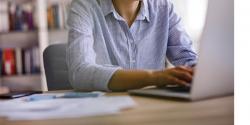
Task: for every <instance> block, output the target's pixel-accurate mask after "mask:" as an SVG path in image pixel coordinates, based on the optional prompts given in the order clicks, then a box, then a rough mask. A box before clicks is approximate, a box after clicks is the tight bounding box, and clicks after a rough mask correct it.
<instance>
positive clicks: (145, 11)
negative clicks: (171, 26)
mask: <svg viewBox="0 0 250 125" xmlns="http://www.w3.org/2000/svg"><path fill="white" fill-rule="evenodd" d="M141 1H142V4H141V8H140V11H139V13H138V15H137V18H136V20H147V21H148V22H150V18H149V17H150V16H149V8H148V1H147V0H141ZM100 7H101V9H102V11H103V14H104V16H107V15H109V14H111V13H113V14H114V17H115V18H116V19H117V20H122V17H121V16H120V15H119V14H118V13H117V12H116V10H115V8H114V6H113V3H112V0H100Z"/></svg>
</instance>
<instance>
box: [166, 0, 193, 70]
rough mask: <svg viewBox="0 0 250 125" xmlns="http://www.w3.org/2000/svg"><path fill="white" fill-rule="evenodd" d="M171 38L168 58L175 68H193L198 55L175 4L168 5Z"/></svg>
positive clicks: (169, 39)
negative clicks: (182, 66)
mask: <svg viewBox="0 0 250 125" xmlns="http://www.w3.org/2000/svg"><path fill="white" fill-rule="evenodd" d="M168 8H169V9H168V10H169V38H168V49H167V57H168V59H169V61H170V62H171V63H172V64H174V65H175V66H179V65H186V66H193V65H195V64H196V63H197V54H196V53H195V52H194V50H193V48H192V40H191V38H190V37H189V35H188V34H187V32H186V31H185V29H184V26H183V25H182V23H181V18H180V17H179V16H178V15H177V14H176V13H175V11H174V7H173V3H171V2H170V0H169V4H168Z"/></svg>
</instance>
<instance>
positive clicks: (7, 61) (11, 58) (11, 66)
mask: <svg viewBox="0 0 250 125" xmlns="http://www.w3.org/2000/svg"><path fill="white" fill-rule="evenodd" d="M15 65H16V64H15V53H14V50H13V49H4V51H3V66H4V67H3V71H4V74H5V75H14V74H15V72H16V68H15Z"/></svg>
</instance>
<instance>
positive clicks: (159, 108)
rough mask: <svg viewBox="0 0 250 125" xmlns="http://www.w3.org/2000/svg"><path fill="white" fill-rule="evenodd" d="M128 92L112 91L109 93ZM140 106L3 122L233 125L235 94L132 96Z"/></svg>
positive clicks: (2, 121)
mask: <svg viewBox="0 0 250 125" xmlns="http://www.w3.org/2000/svg"><path fill="white" fill-rule="evenodd" d="M118 95H127V94H126V93H112V94H108V96H118ZM131 97H132V98H133V99H134V100H135V102H136V103H137V104H138V106H137V107H135V108H133V109H129V110H125V111H122V112H121V113H120V114H118V115H108V116H97V117H85V118H74V119H60V120H44V121H14V122H13V121H7V120H5V119H3V118H2V119H0V124H1V125H166V124H169V125H233V124H234V97H233V96H228V97H221V98H215V99H209V100H203V101H197V102H180V101H174V100H167V99H159V98H148V97H141V96H131Z"/></svg>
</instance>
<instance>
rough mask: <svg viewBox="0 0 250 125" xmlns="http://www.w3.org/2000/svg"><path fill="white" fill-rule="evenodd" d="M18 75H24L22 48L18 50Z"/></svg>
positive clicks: (16, 50)
mask: <svg viewBox="0 0 250 125" xmlns="http://www.w3.org/2000/svg"><path fill="white" fill-rule="evenodd" d="M15 52H16V73H17V75H22V73H23V64H22V50H21V48H16V49H15Z"/></svg>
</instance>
